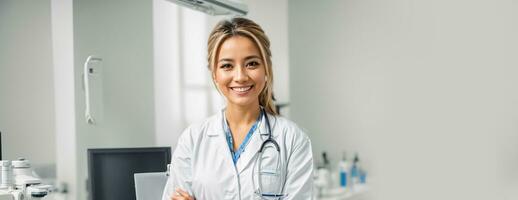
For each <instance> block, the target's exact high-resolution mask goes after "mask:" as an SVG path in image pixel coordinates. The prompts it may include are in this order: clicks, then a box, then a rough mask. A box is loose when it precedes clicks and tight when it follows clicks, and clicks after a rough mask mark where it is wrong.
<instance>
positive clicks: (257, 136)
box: [236, 115, 275, 174]
mask: <svg viewBox="0 0 518 200" xmlns="http://www.w3.org/2000/svg"><path fill="white" fill-rule="evenodd" d="M265 117H266V116H263V118H262V119H261V122H260V124H259V128H258V130H256V132H254V134H253V135H252V138H250V141H249V143H248V145H247V146H246V148H245V151H244V152H243V153H242V154H241V157H240V158H239V159H238V160H237V164H236V167H237V171H238V173H239V174H240V173H241V172H243V170H244V169H245V168H246V167H247V166H248V165H249V164H250V163H251V162H252V161H254V160H255V155H256V154H257V153H258V151H259V149H260V148H261V145H262V144H263V141H264V140H266V139H267V138H268V127H267V126H266V121H265V119H264V118H265ZM267 117H268V119H269V120H270V126H271V127H272V132H273V130H274V127H275V126H274V125H275V117H273V116H271V115H267ZM272 136H273V135H272Z"/></svg>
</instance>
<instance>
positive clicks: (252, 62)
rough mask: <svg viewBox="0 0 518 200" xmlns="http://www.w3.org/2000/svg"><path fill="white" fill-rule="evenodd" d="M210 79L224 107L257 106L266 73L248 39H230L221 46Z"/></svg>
mask: <svg viewBox="0 0 518 200" xmlns="http://www.w3.org/2000/svg"><path fill="white" fill-rule="evenodd" d="M213 76H214V77H213V78H214V81H215V83H216V85H217V87H218V88H219V90H220V91H221V93H223V95H224V96H225V97H226V99H227V104H233V105H236V106H252V105H255V104H256V105H259V94H260V93H261V91H262V90H263V88H264V86H265V81H266V71H265V65H264V63H263V62H262V59H261V53H260V51H259V48H258V47H257V45H256V44H255V43H254V42H253V41H252V40H251V39H249V38H248V37H244V36H232V37H230V38H228V39H226V40H225V41H224V42H223V44H221V46H220V48H219V52H218V54H217V57H216V65H215V66H214V73H213Z"/></svg>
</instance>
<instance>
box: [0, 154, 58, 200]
mask: <svg viewBox="0 0 518 200" xmlns="http://www.w3.org/2000/svg"><path fill="white" fill-rule="evenodd" d="M0 167H1V175H0V176H1V182H0V200H37V199H42V198H43V197H45V196H46V195H47V194H48V193H49V192H50V189H51V188H52V186H50V185H43V184H41V180H40V179H39V177H38V176H37V175H36V173H34V171H33V170H32V169H31V165H30V163H29V161H28V160H25V159H23V158H20V159H18V160H14V161H9V160H2V161H0Z"/></svg>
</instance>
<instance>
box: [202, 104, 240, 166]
mask: <svg viewBox="0 0 518 200" xmlns="http://www.w3.org/2000/svg"><path fill="white" fill-rule="evenodd" d="M207 135H208V136H209V138H211V139H212V140H215V142H216V144H217V145H216V146H217V149H216V151H217V152H218V155H221V157H222V158H223V160H224V161H223V162H225V163H227V164H228V165H229V166H234V161H233V160H232V155H231V153H230V149H228V144H227V139H226V137H225V130H224V128H223V112H220V114H219V115H218V116H217V117H216V120H215V121H214V122H213V123H211V127H210V128H209V131H208V132H207Z"/></svg>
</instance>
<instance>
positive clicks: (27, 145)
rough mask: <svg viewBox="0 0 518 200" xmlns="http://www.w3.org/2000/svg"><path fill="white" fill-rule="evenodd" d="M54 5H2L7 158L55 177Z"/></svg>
mask: <svg viewBox="0 0 518 200" xmlns="http://www.w3.org/2000/svg"><path fill="white" fill-rule="evenodd" d="M50 12H51V11H50V1H49V0H43V1H24V0H22V1H19V0H11V1H9V0H8V1H0V27H1V28H0V44H1V45H0V131H1V132H2V150H3V151H2V153H3V157H2V158H3V159H9V160H13V159H17V158H19V157H25V158H27V159H29V160H30V161H31V162H32V164H33V165H34V166H35V168H41V169H37V170H39V171H40V174H41V175H42V176H45V177H49V176H50V177H54V176H55V165H54V163H55V161H56V155H55V149H56V147H55V144H56V143H55V127H54V89H53V67H52V42H51V28H50Z"/></svg>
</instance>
